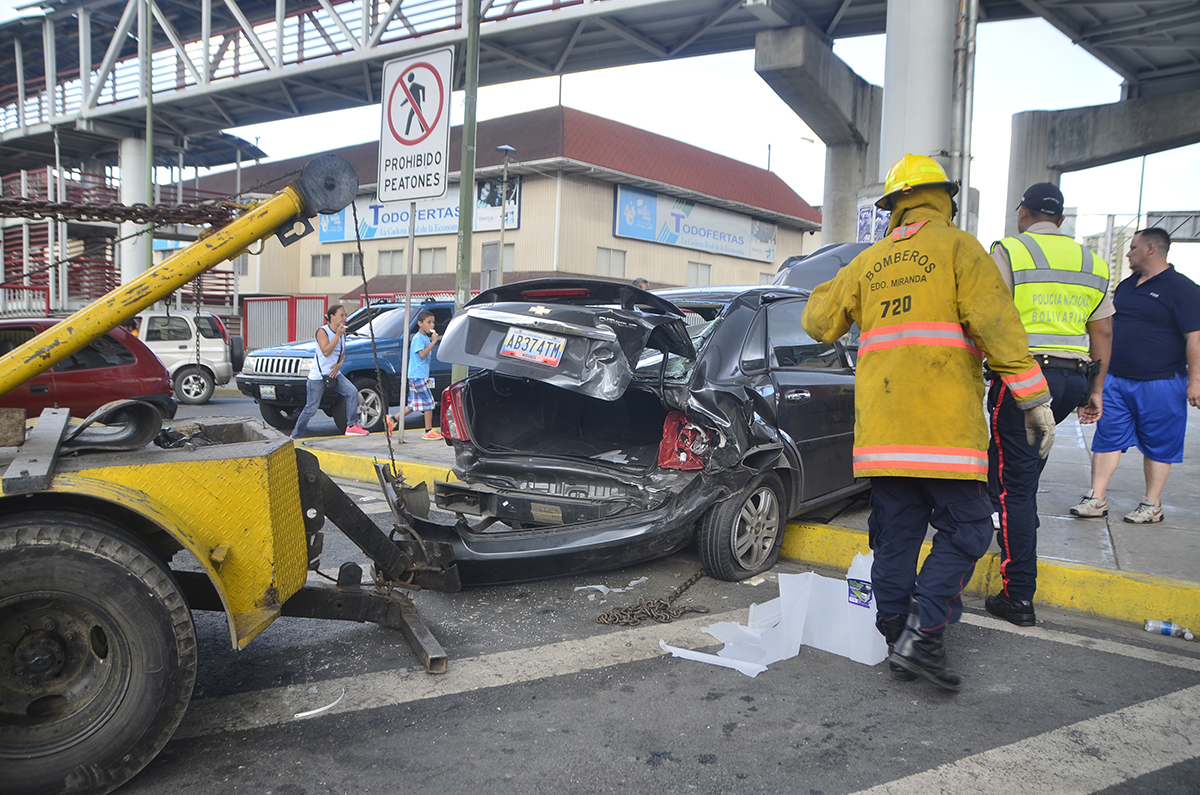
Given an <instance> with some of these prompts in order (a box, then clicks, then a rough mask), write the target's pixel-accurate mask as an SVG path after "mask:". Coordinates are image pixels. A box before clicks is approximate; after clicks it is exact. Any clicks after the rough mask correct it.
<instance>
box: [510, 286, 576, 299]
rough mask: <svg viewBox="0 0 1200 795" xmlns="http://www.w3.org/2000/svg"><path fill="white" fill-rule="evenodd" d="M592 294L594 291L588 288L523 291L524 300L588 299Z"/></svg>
mask: <svg viewBox="0 0 1200 795" xmlns="http://www.w3.org/2000/svg"><path fill="white" fill-rule="evenodd" d="M591 294H592V291H591V290H589V289H587V288H586V287H569V288H563V289H553V288H551V289H543V290H522V291H521V297H522V298H587V297H588V296H590V295H591Z"/></svg>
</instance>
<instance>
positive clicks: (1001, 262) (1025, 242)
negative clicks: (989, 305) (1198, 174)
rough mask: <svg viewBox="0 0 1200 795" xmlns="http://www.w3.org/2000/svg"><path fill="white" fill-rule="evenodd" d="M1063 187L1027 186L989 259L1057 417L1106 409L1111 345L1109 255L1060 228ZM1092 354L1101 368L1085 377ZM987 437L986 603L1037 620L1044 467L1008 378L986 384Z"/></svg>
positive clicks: (1016, 618) (1020, 620) (1084, 416)
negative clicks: (989, 526)
mask: <svg viewBox="0 0 1200 795" xmlns="http://www.w3.org/2000/svg"><path fill="white" fill-rule="evenodd" d="M1062 221H1063V195H1062V192H1061V191H1060V190H1059V189H1058V187H1057V186H1056V185H1052V184H1051V183H1049V182H1039V183H1037V184H1035V185H1030V186H1029V189H1028V190H1026V191H1025V195H1024V196H1022V197H1021V204H1020V205H1019V206H1018V207H1017V230H1018V231H1019V234H1017V235H1016V236H1015V237H1006V238H1004V239H1003V240H1001V241H999V242H997V243H995V244H993V245H992V258H993V259H994V260H995V261H996V265H997V266H998V267H999V269H1000V275H1001V277H1002V278H1003V279H1004V281H1005V283H1006V284H1007V285H1008V286H1009V289H1010V290H1012V296H1013V301H1014V302H1015V303H1016V305H1017V311H1019V312H1020V313H1021V323H1022V324H1023V325H1024V326H1025V331H1026V332H1027V333H1028V334H1029V350H1030V352H1031V353H1032V354H1033V357H1034V359H1035V360H1036V361H1037V362H1038V364H1039V365H1040V366H1041V368H1042V372H1043V373H1044V374H1045V376H1046V382H1047V383H1048V384H1049V386H1050V395H1051V397H1052V399H1053V402H1052V404H1051V405H1052V408H1053V411H1054V422H1055V423H1059V422H1062V421H1063V419H1065V418H1066V416H1067V415H1068V414H1070V413H1071V412H1072V411H1074V410H1075V408H1076V407H1079V419H1080V422H1085V423H1087V422H1095V421H1096V420H1097V419H1099V418H1100V413H1101V411H1102V409H1103V402H1102V400H1101V395H1102V394H1103V388H1104V371H1105V370H1106V369H1107V368H1108V360H1109V354H1110V352H1111V351H1112V315H1113V312H1114V310H1113V303H1112V298H1111V297H1109V295H1108V263H1106V262H1105V261H1104V260H1102V259H1101V258H1100V257H1098V256H1096V255H1095V254H1093V253H1092V252H1091V251H1090V250H1088V249H1086V248H1084V247H1083V246H1081V245H1079V244H1078V243H1076V242H1075V241H1074V240H1073V239H1072V238H1070V237H1068V236H1067V235H1064V234H1063V233H1062V232H1061V231H1060V229H1059V227H1061V226H1062ZM1090 362H1098V363H1099V370H1100V372H1099V377H1098V378H1096V379H1094V380H1093V381H1092V382H1091V386H1089V383H1088V370H1089V363H1090ZM988 410H989V414H990V420H991V421H990V423H989V426H990V429H991V436H992V440H991V446H990V448H989V449H988V492H989V493H990V494H991V498H992V509H993V511H995V512H996V513H998V514H999V521H1000V525H999V529H998V530H997V539H998V541H999V544H1000V575H1001V578H1002V580H1003V584H1002V586H1001V589H1000V593H998V594H992V595H990V596H988V598H987V601H986V602H985V606H986V608H987V611H988V612H989V613H991V614H992V615H994V616H997V617H999V618H1003V619H1006V620H1008V621H1010V622H1012V623H1013V624H1016V625H1017V626H1022V627H1029V626H1033V625H1034V623H1035V621H1036V619H1035V617H1034V612H1033V594H1034V591H1035V590H1036V588H1037V528H1038V518H1037V490H1038V479H1039V478H1040V477H1041V474H1042V470H1043V469H1044V468H1045V467H1046V459H1045V457H1039V455H1038V450H1037V447H1036V446H1035V445H1032V444H1029V443H1027V442H1026V439H1025V425H1024V422H1023V420H1022V414H1023V412H1022V411H1021V410H1020V408H1019V407H1018V406H1017V403H1016V401H1014V400H1013V394H1012V391H1011V390H1010V389H1009V387H1008V386H1007V385H1006V384H1005V383H1004V381H1003V380H1002V379H996V380H993V381H992V387H991V390H990V391H989V392H988Z"/></svg>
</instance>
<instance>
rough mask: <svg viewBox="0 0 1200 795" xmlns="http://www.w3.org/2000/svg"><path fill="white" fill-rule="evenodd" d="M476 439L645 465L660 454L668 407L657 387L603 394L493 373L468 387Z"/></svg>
mask: <svg viewBox="0 0 1200 795" xmlns="http://www.w3.org/2000/svg"><path fill="white" fill-rule="evenodd" d="M465 397H466V400H467V402H468V406H469V407H468V410H467V416H469V417H486V418H487V421H486V422H472V424H471V427H470V433H471V437H472V439H473V440H474V441H475V443H476V444H477V445H478V446H479V447H481V448H483V449H484V450H487V451H488V452H493V453H519V454H524V455H536V456H555V455H564V456H570V457H571V458H575V459H578V458H579V457H580V456H584V457H587V458H589V459H592V460H594V461H597V462H604V463H608V464H615V465H618V466H631V467H638V468H642V469H644V468H647V467H650V466H653V465H654V463H655V461H656V460H657V458H658V452H659V446H660V443H661V441H662V436H663V423H664V421H665V419H666V416H667V409H666V408H665V407H664V406H663V405H662V402H661V401H660V400H659V397H658V395H657V394H656V393H654V392H652V391H650V390H648V389H644V388H640V387H637V386H633V387H630V388H629V389H627V390H626V391H625V393H624V394H623V395H622V396H621V397H620V398H618V399H616V400H611V401H609V400H600V399H597V398H593V397H589V396H587V395H583V394H579V393H577V392H571V391H568V390H565V389H559V388H557V387H554V386H550V385H548V384H545V383H543V382H541V381H533V380H530V379H524V378H508V377H505V376H502V375H499V374H494V373H493V374H489V375H485V376H482V377H477V378H473V379H471V381H470V384H469V389H468V390H467V391H466V393H465Z"/></svg>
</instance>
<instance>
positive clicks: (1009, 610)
mask: <svg viewBox="0 0 1200 795" xmlns="http://www.w3.org/2000/svg"><path fill="white" fill-rule="evenodd" d="M983 606H984V607H985V608H987V611H988V612H989V613H991V614H992V615H994V616H996V618H1003V619H1004V620H1005V621H1008V622H1009V623H1012V624H1016V625H1017V626H1018V627H1032V626H1034V625H1035V624H1037V617H1036V616H1035V615H1034V613H1033V602H1029V601H1024V600H1021V599H1009V598H1008V597H1007V596H1005V595H1004V594H1001V593H994V594H992V595H991V596H989V597H988V598H987V601H985V602H984V603H983Z"/></svg>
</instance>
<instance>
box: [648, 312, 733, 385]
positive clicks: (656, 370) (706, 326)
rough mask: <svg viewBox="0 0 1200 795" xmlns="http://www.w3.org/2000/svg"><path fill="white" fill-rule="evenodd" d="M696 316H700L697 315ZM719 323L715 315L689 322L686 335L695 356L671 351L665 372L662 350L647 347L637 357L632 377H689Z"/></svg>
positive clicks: (654, 379)
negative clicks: (710, 317) (694, 350)
mask: <svg viewBox="0 0 1200 795" xmlns="http://www.w3.org/2000/svg"><path fill="white" fill-rule="evenodd" d="M697 317H700V316H699V315H697ZM720 323H721V318H720V317H717V318H714V319H713V320H703V319H701V322H699V323H690V324H689V325H688V327H687V331H688V337H690V338H691V340H692V347H694V348H695V349H696V353H697V356H696V358H695V359H686V358H684V357H682V356H680V355H679V354H676V353H672V354H671V355H670V356H668V357H667V371H666V373H665V374H663V373H662V372H661V370H662V358H663V355H662V351H656V350H654V349H652V348H647V349H646V350H644V351H643V352H642V355H641V358H639V359H638V363H637V367H635V368H634V370H633V378H634V380H635V381H657V380H658V379H659V378H660V377H662V378H664V379H665V380H667V381H684V380H687V379H688V378H690V377H691V375H692V368H693V367H695V366H696V362H698V361H700V356H699V353H700V351H701V350H703V348H704V343H705V342H706V341H708V338H709V337H711V336H712V333H713V331H714V330H715V329H716V328H717V326H718V325H720Z"/></svg>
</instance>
